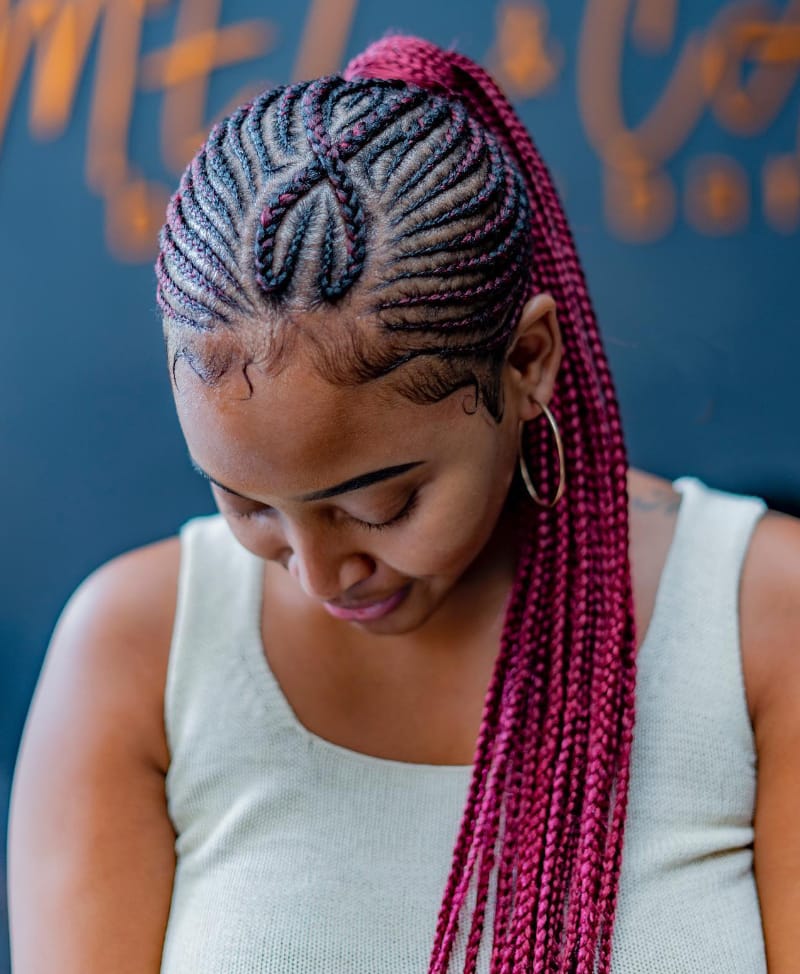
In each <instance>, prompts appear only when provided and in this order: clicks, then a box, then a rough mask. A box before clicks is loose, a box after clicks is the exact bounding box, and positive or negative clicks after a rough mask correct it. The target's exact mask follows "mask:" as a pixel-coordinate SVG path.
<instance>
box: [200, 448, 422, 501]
mask: <svg viewBox="0 0 800 974" xmlns="http://www.w3.org/2000/svg"><path fill="white" fill-rule="evenodd" d="M189 462H190V463H191V465H192V467H193V468H194V470H195V471H196V472H197V473H199V474H200V476H201V477H205V479H206V480H209V481H211V483H212V484H215V485H216V486H217V487H219V488H220V489H221V490H224V491H225V492H226V493H228V494H233V495H234V496H235V497H241V498H242V499H243V500H251V499H252V498H250V497H245V495H244V494H240V493H239V492H238V491H237V490H233V489H231V488H230V487H226V486H225V484H221V483H220V482H219V481H218V480H215V479H214V478H213V477H212V476H211V475H210V474H207V473H206V472H205V470H203V468H202V467H201V466H199V465H198V464H197V462H196V461H195V459H194V457H193V456H192V455H191V454H190V455H189ZM424 462H425V461H424V460H413V461H412V462H411V463H398V464H395V465H394V466H392V467H382V468H381V469H380V470H371V471H370V472H369V473H362V474H359V475H358V476H357V477H351V478H350V479H349V480H343V481H342V482H341V483H340V484H335V485H334V486H333V487H324V488H323V489H322V490H312V491H311V493H310V494H302V495H301V496H300V497H298V498H296V499H297V500H301V501H321V500H327V499H328V498H329V497H336V496H337V495H338V494H348V493H350V491H353V490H361V489H362V488H364V487H371V486H372V485H373V484H378V483H380V482H381V481H383V480H391V479H392V478H393V477H400V476H402V474H404V473H408V471H409V470H413V469H414V468H415V467H419V466H422V464H423V463H424Z"/></svg>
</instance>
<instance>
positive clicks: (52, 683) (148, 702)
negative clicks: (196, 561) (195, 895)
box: [8, 539, 179, 974]
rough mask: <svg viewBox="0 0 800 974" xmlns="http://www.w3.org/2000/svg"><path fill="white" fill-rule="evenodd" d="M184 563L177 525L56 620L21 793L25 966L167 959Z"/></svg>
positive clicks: (19, 892) (13, 833) (66, 970)
mask: <svg viewBox="0 0 800 974" xmlns="http://www.w3.org/2000/svg"><path fill="white" fill-rule="evenodd" d="M178 563H179V550H178V542H177V540H175V539H171V540H168V541H164V542H159V543H158V544H155V545H150V546H148V547H146V548H142V549H139V550H137V551H134V552H131V553H130V554H127V555H123V556H121V557H120V558H116V559H114V560H113V561H111V562H109V563H108V564H106V565H104V566H103V567H102V568H100V569H98V570H97V571H96V572H94V573H93V574H92V575H91V576H90V577H89V578H88V579H87V580H86V581H85V582H84V583H83V584H82V585H81V586H80V587H79V588H78V589H77V591H76V592H75V594H74V595H73V596H72V598H71V599H70V600H69V602H68V603H67V606H66V608H65V609H64V611H63V612H62V614H61V618H60V619H59V622H58V625H57V626H56V630H55V632H54V633H53V638H52V640H51V642H50V646H49V648H48V651H47V655H46V657H45V662H44V666H43V668H42V672H41V674H40V676H39V681H38V683H37V685H36V691H35V693H34V696H33V701H32V704H31V708H30V711H29V713H28V718H27V720H26V723H25V729H24V732H23V735H22V743H21V746H20V752H19V757H18V759H17V766H16V769H15V773H14V782H13V786H12V795H11V814H10V824H9V844H8V849H9V855H8V889H9V920H10V930H11V954H12V962H13V968H14V970H15V971H19V972H20V974H39V972H44V971H53V970H58V971H61V972H63V974H78V972H84V971H87V970H110V971H115V972H117V974H151V972H152V974H157V972H158V971H159V969H160V966H161V952H162V948H163V942H164V935H165V930H166V924H167V917H168V914H169V905H170V897H171V891H172V883H173V878H174V872H175V849H174V843H175V834H174V831H173V828H172V823H171V821H170V818H169V813H168V808H167V801H166V791H165V771H166V768H167V765H168V753H167V746H166V741H165V733H164V721H163V693H164V682H165V678H166V668H167V659H168V656H169V646H170V642H171V632H172V620H173V618H174V614H175V605H176V601H177V594H176V593H177V579H178ZM42 930H46V931H47V936H46V937H42V935H41V931H42Z"/></svg>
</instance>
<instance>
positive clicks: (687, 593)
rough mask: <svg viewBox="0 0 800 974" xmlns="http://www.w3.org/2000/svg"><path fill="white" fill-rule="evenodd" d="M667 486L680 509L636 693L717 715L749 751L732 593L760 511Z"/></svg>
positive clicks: (757, 502) (739, 499) (736, 499)
mask: <svg viewBox="0 0 800 974" xmlns="http://www.w3.org/2000/svg"><path fill="white" fill-rule="evenodd" d="M673 486H674V488H675V489H676V490H677V491H679V492H680V494H681V502H680V509H679V513H678V518H677V523H676V527H675V534H674V537H673V540H672V545H671V547H670V551H669V554H668V557H667V560H666V564H665V566H664V570H663V574H662V578H661V582H660V584H659V588H658V591H657V594H656V602H655V607H654V610H653V617H652V619H651V623H650V628H649V630H648V632H647V635H646V638H645V640H644V643H643V645H642V647H641V650H640V658H639V669H640V675H642V677H643V678H642V679H640V691H641V693H643V694H648V693H651V692H652V693H655V692H658V690H659V688H663V687H664V686H665V685H670V686H672V688H673V690H674V691H676V692H678V694H679V696H680V699H683V700H684V701H685V702H686V703H687V704H690V703H693V704H694V705H695V706H696V707H698V708H701V709H704V710H705V711H706V712H707V713H708V714H709V716H710V715H711V713H712V712H713V711H716V712H717V713H718V714H719V716H720V718H722V716H723V715H724V717H725V720H724V724H725V726H726V727H727V729H728V731H730V732H731V733H735V738H736V740H737V742H738V745H739V746H740V747H741V748H744V749H745V750H746V751H748V752H752V750H753V739H752V730H751V727H750V720H749V717H748V714H747V706H746V697H745V690H744V677H743V672H742V665H741V647H740V636H739V586H740V581H741V574H742V566H743V564H744V559H745V555H746V553H747V549H748V546H749V543H750V538H751V536H752V533H753V530H754V529H755V526H756V524H757V523H758V521H759V519H760V518H761V516H762V515H763V513H764V512H765V510H766V504H765V503H764V501H763V500H762V499H761V498H758V497H749V496H744V495H736V494H730V493H726V492H724V491H720V490H715V489H713V488H710V487H707V486H706V485H705V484H703V483H702V482H701V481H700V480H698V479H696V478H694V477H682V478H680V479H679V480H676V481H675V482H674V484H673ZM668 671H669V672H668ZM676 681H678V682H679V683H680V684H681V686H680V687H677V686H675V685H674V684H675V683H676Z"/></svg>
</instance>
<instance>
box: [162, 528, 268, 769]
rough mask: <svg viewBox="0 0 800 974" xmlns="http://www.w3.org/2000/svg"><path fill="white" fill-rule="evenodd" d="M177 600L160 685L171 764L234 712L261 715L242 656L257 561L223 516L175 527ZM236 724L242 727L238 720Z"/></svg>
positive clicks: (257, 591) (224, 727)
mask: <svg viewBox="0 0 800 974" xmlns="http://www.w3.org/2000/svg"><path fill="white" fill-rule="evenodd" d="M180 543H181V560H180V573H179V578H178V602H177V610H176V616H175V624H174V628H173V635H172V644H171V647H170V654H169V662H168V665H167V678H166V685H165V691H164V719H165V726H166V733H167V742H168V744H169V747H170V752H171V754H172V759H173V766H174V765H175V763H176V761H178V760H179V759H182V757H183V754H182V751H183V750H184V748H183V747H182V745H185V743H186V742H190V741H194V740H196V739H198V738H199V737H201V736H202V735H203V732H204V731H205V732H207V731H209V730H212V729H214V725H215V724H216V725H218V726H217V727H216V730H217V732H218V733H219V735H220V736H223V737H224V736H227V735H229V734H230V733H231V725H232V724H233V726H235V725H236V723H237V719H236V715H235V714H234V713H233V711H234V710H235V711H239V717H241V716H242V715H246V713H247V709H248V707H249V708H250V709H251V713H254V714H255V713H258V714H260V713H261V712H262V710H263V700H261V699H258V698H257V694H256V690H255V689H254V687H253V682H252V680H251V679H250V678H249V669H248V666H247V665H246V660H247V659H248V658H249V654H250V653H251V646H250V643H252V640H253V630H254V623H255V621H256V620H257V619H258V615H259V610H260V605H261V585H262V579H263V576H262V571H261V567H262V563H261V560H260V559H259V558H257V557H256V556H255V555H253V554H251V553H250V552H249V551H247V550H246V549H245V548H243V547H242V546H241V545H240V544H239V543H238V542H237V540H236V538H235V537H234V536H233V534H232V533H231V531H230V528H229V527H228V525H227V523H226V521H225V519H224V518H223V517H222V516H221V515H218V514H217V515H209V516H205V517H197V518H193V519H192V520H190V521H187V522H186V523H185V524H184V525H183V527H182V528H181V531H180ZM240 729H241V727H240Z"/></svg>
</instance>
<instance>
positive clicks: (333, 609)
mask: <svg viewBox="0 0 800 974" xmlns="http://www.w3.org/2000/svg"><path fill="white" fill-rule="evenodd" d="M410 589H411V583H410V582H409V583H408V584H407V585H404V586H403V587H402V588H400V589H398V590H397V591H396V592H394V593H393V594H392V595H389V596H387V597H386V598H385V599H381V600H380V601H379V602H367V603H366V604H363V605H353V606H343V605H336V604H335V603H334V602H323V603H322V604H323V606H324V607H325V609H326V610H327V611H328V612H330V614H331V615H332V616H333V617H334V618H335V619H344V620H346V621H347V622H373V621H374V620H375V619H383V618H384V616H388V615H389V613H390V612H394V610H395V609H396V608H397V607H398V606H399V605H400V603H401V602H404V601H405V599H406V596H407V595H408V593H409V591H410Z"/></svg>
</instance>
